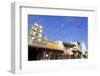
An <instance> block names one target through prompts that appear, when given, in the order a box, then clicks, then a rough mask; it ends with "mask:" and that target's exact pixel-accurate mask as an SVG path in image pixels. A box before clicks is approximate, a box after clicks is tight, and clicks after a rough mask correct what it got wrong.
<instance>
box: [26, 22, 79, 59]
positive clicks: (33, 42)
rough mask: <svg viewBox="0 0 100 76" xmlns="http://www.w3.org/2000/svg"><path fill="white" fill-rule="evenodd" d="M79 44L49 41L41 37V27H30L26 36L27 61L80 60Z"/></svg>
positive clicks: (36, 24)
mask: <svg viewBox="0 0 100 76" xmlns="http://www.w3.org/2000/svg"><path fill="white" fill-rule="evenodd" d="M80 53H81V51H80V43H79V42H72V43H67V42H63V41H59V40H57V41H55V42H52V41H49V40H48V39H47V38H46V36H43V27H42V26H41V25H39V24H38V23H34V24H33V25H32V28H31V30H30V31H29V34H28V60H29V61H32V60H52V59H75V58H80V56H79V55H80Z"/></svg>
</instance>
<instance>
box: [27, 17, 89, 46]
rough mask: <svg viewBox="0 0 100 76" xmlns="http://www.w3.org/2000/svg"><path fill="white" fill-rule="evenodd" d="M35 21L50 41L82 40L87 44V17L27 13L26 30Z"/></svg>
mask: <svg viewBox="0 0 100 76" xmlns="http://www.w3.org/2000/svg"><path fill="white" fill-rule="evenodd" d="M34 22H37V23H39V24H41V25H42V26H43V34H44V35H46V36H47V38H48V39H49V40H50V41H56V40H62V41H64V42H71V41H78V42H80V43H81V42H82V41H84V42H85V44H86V47H87V46H88V40H87V39H88V17H78V16H47V15H28V30H30V29H31V27H32V24H33V23H34Z"/></svg>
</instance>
